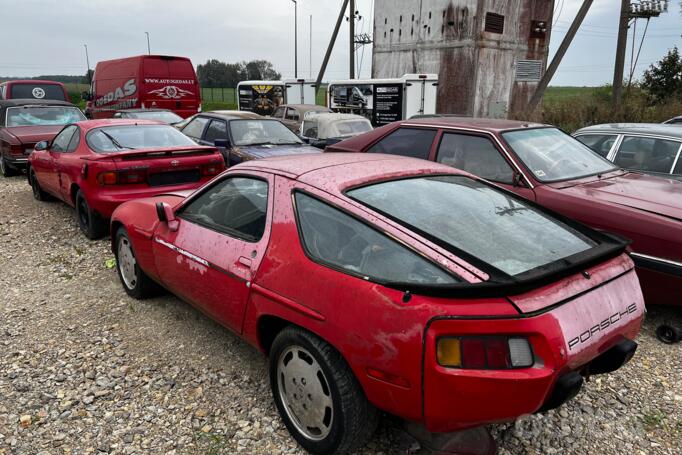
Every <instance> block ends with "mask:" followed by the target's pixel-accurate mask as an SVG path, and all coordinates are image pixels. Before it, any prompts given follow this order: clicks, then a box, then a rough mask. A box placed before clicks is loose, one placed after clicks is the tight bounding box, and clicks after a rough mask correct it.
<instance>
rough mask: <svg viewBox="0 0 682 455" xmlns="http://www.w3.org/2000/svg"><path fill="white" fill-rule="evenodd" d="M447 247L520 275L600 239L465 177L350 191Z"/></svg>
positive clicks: (417, 180)
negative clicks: (594, 238)
mask: <svg viewBox="0 0 682 455" xmlns="http://www.w3.org/2000/svg"><path fill="white" fill-rule="evenodd" d="M346 194H347V195H348V196H349V197H351V198H353V199H355V200H357V201H359V202H361V203H363V204H365V205H367V206H369V207H370V208H372V209H374V210H376V211H379V212H381V213H383V214H385V215H386V216H388V217H389V218H391V219H394V220H396V221H397V222H399V223H401V224H403V225H406V226H408V227H410V228H411V229H413V230H415V231H416V232H418V233H419V234H421V235H423V236H425V237H426V238H428V239H431V240H433V241H434V242H436V243H438V244H441V245H443V246H444V247H446V248H449V249H452V250H454V251H455V252H456V253H457V252H464V253H466V254H467V255H469V256H471V257H473V258H476V259H477V260H478V261H482V262H484V263H486V264H488V265H490V266H492V267H494V268H496V269H497V270H499V271H501V272H503V273H505V274H507V275H511V276H514V275H519V274H522V273H524V272H528V271H531V270H533V269H537V268H540V267H543V266H545V265H548V264H550V263H555V262H557V261H560V260H562V259H564V258H567V257H569V256H572V255H576V254H579V253H582V252H584V251H587V250H589V249H591V248H593V247H595V246H596V245H597V243H596V242H595V241H594V240H592V239H590V238H588V237H587V236H585V235H584V234H582V233H581V232H578V231H577V230H575V229H573V228H572V227H571V226H569V225H567V224H565V223H563V222H562V221H560V220H557V219H555V218H553V217H551V216H549V215H548V214H546V213H544V212H542V211H540V210H538V209H537V208H535V207H533V206H531V205H530V204H527V203H526V202H524V201H523V200H522V199H519V198H517V197H514V196H512V195H510V194H507V193H504V192H502V191H499V190H497V189H495V188H493V187H492V186H490V185H487V184H484V183H482V182H479V181H477V180H474V179H471V178H468V177H464V176H455V175H447V176H430V177H419V178H409V179H403V180H395V181H389V182H383V183H377V184H373V185H369V186H365V187H361V188H357V189H354V190H350V191H348V192H347V193H346Z"/></svg>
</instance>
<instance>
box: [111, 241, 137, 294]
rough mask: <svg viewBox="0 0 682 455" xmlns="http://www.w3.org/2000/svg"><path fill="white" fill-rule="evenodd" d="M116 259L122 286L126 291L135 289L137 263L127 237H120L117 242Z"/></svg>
mask: <svg viewBox="0 0 682 455" xmlns="http://www.w3.org/2000/svg"><path fill="white" fill-rule="evenodd" d="M117 258H118V260H117V261H116V263H117V264H118V267H119V270H120V273H121V281H123V285H124V286H125V287H126V288H128V289H135V287H136V286H137V271H136V270H135V269H136V267H137V262H136V261H135V256H134V255H133V249H132V247H131V246H130V240H128V237H127V236H121V237H120V238H119V240H118V255H117Z"/></svg>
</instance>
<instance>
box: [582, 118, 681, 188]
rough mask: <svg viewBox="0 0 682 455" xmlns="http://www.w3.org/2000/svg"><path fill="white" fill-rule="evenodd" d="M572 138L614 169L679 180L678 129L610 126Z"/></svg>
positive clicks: (596, 127) (651, 125)
mask: <svg viewBox="0 0 682 455" xmlns="http://www.w3.org/2000/svg"><path fill="white" fill-rule="evenodd" d="M573 136H574V137H575V138H576V139H578V140H579V141H580V142H582V143H583V144H585V145H586V146H588V147H589V148H591V149H592V150H593V151H595V152H596V153H598V154H599V155H601V156H603V157H604V158H607V159H608V160H610V161H613V162H614V163H615V164H616V165H618V166H620V167H622V168H624V169H628V170H632V171H639V172H643V173H645V174H651V175H655V176H657V177H664V178H671V179H676V180H682V157H681V156H680V154H681V152H682V128H680V127H679V126H674V125H662V124H659V123H612V124H605V125H594V126H589V127H587V128H582V129H580V130H578V131H576V132H575V133H573Z"/></svg>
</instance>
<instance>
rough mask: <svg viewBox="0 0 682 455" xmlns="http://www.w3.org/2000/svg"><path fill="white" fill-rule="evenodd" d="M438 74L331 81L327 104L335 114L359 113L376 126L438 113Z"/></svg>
mask: <svg viewBox="0 0 682 455" xmlns="http://www.w3.org/2000/svg"><path fill="white" fill-rule="evenodd" d="M437 93H438V75H437V74H406V75H404V76H403V77H401V78H396V79H348V80H341V81H331V82H329V87H328V88H327V105H328V106H329V107H330V108H331V109H332V110H333V111H334V112H342V113H353V114H360V115H364V116H365V117H367V118H368V119H369V120H370V121H371V122H372V125H374V126H381V125H386V124H388V123H391V122H395V121H398V120H405V119H408V118H410V117H412V116H414V115H428V114H435V113H436V99H437Z"/></svg>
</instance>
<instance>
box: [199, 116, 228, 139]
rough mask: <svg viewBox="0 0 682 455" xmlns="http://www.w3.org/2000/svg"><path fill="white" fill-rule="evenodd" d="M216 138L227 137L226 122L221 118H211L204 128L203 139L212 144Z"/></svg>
mask: <svg viewBox="0 0 682 455" xmlns="http://www.w3.org/2000/svg"><path fill="white" fill-rule="evenodd" d="M216 139H227V124H226V123H225V122H224V121H223V120H211V123H210V124H209V125H208V128H206V133H205V134H204V140H205V141H207V142H210V143H211V144H212V143H213V142H215V140H216Z"/></svg>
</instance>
